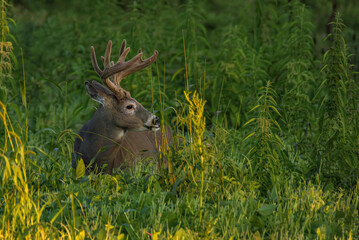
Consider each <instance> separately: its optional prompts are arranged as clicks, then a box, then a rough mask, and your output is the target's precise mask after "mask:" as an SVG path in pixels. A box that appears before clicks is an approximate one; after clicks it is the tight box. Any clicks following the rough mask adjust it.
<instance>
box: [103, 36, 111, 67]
mask: <svg viewBox="0 0 359 240" xmlns="http://www.w3.org/2000/svg"><path fill="white" fill-rule="evenodd" d="M111 49H112V41H111V40H110V41H108V44H107V47H106V52H105V59H104V61H103V66H104V67H105V68H107V67H110V58H111Z"/></svg>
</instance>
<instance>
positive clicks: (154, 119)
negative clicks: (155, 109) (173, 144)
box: [152, 116, 160, 125]
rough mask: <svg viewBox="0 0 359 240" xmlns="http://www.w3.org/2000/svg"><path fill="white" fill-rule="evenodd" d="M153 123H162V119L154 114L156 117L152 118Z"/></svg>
mask: <svg viewBox="0 0 359 240" xmlns="http://www.w3.org/2000/svg"><path fill="white" fill-rule="evenodd" d="M152 124H153V125H160V119H159V118H158V117H157V116H154V118H153V119H152Z"/></svg>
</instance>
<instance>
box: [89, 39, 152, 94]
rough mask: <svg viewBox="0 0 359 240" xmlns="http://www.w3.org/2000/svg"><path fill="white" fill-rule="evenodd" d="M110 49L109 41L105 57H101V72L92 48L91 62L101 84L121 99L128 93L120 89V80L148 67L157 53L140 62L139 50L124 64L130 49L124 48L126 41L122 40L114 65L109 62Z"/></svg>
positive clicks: (140, 53)
mask: <svg viewBox="0 0 359 240" xmlns="http://www.w3.org/2000/svg"><path fill="white" fill-rule="evenodd" d="M111 48H112V41H111V40H110V41H108V44H107V48H106V52H105V57H102V56H101V60H102V62H103V66H104V69H103V70H101V69H100V67H99V66H98V64H97V60H96V53H95V49H94V47H93V46H91V62H92V66H93V68H94V69H95V71H96V73H97V74H98V75H99V77H100V78H101V80H102V82H103V83H104V84H105V85H106V86H107V87H108V88H109V89H110V90H111V91H112V92H113V93H114V94H115V95H116V96H117V97H118V99H121V98H123V97H125V96H127V95H129V92H127V91H125V90H124V89H123V88H121V86H120V83H121V80H122V79H123V78H125V77H126V76H128V75H130V74H132V73H134V72H137V71H140V70H141V69H143V68H145V67H148V66H150V65H151V64H152V63H153V62H154V61H156V60H157V56H158V51H157V50H155V52H154V53H153V55H152V56H151V57H149V58H147V59H145V60H142V55H143V53H142V50H141V49H139V50H138V54H137V55H136V56H135V57H134V58H132V59H131V60H129V61H127V62H125V59H126V56H127V54H128V52H129V51H130V48H129V47H128V48H126V40H123V42H122V46H121V50H120V57H119V58H118V61H117V63H116V64H114V62H113V61H111V60H110V57H111ZM111 79H112V80H111Z"/></svg>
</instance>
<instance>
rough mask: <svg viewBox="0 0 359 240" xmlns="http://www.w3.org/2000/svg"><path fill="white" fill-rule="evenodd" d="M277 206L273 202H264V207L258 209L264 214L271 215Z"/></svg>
mask: <svg viewBox="0 0 359 240" xmlns="http://www.w3.org/2000/svg"><path fill="white" fill-rule="evenodd" d="M276 208H277V206H276V205H273V204H264V205H263V206H262V207H260V208H258V209H257V212H258V213H259V214H260V215H262V216H269V215H271V214H272V213H273V212H274V210H275V209H276Z"/></svg>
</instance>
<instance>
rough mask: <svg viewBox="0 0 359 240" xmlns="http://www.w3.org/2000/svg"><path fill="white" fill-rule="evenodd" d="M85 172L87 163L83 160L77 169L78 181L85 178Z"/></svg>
mask: <svg viewBox="0 0 359 240" xmlns="http://www.w3.org/2000/svg"><path fill="white" fill-rule="evenodd" d="M85 170H86V167H85V163H84V160H83V159H82V158H81V159H80V160H79V162H78V163H77V167H76V179H79V178H82V177H83V176H85Z"/></svg>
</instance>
